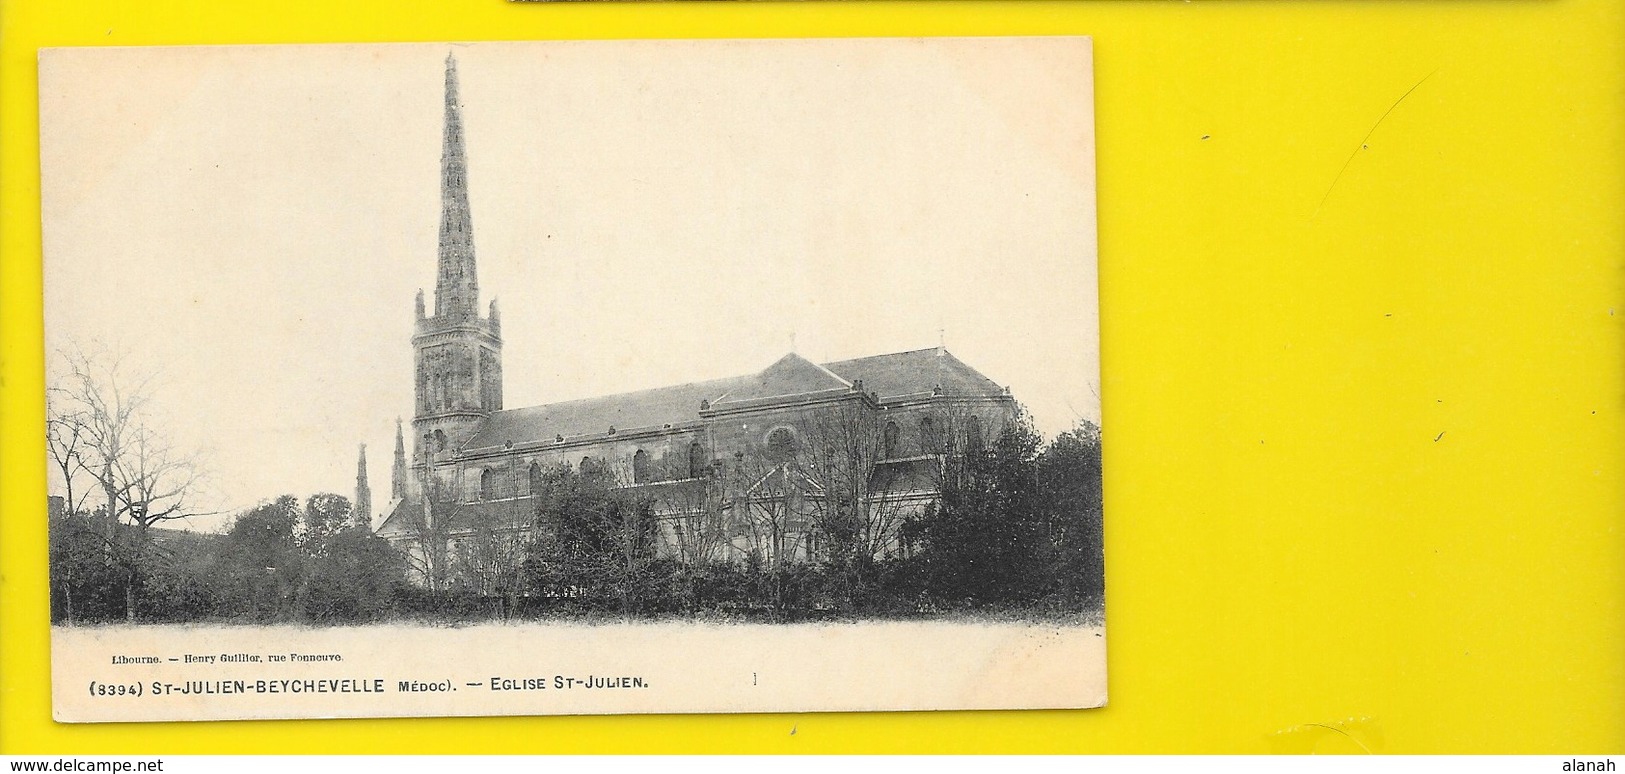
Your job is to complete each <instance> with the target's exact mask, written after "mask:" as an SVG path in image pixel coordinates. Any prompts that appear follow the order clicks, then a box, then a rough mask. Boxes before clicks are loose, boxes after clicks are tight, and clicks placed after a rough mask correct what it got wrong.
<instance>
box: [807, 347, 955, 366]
mask: <svg viewBox="0 0 1625 774" xmlns="http://www.w3.org/2000/svg"><path fill="white" fill-rule="evenodd" d="M939 349H940V350H942V352H943V353H944V354H946V353H947V352H948V350H947V349H946V348H944V347H921V348H919V349H905V350H903V351H901V352H882V353H881V354H878V355H864V356H862V357H849V358H845V359H843V360H831V361H829V362H828V363H825V364H823V365H825V366H831V365H838V364H841V363H854V362H857V361H859V360H875V359H877V358H882V357H896V356H898V355H913V354H916V353H919V352H935V351H937V350H939Z"/></svg>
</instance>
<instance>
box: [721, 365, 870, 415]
mask: <svg viewBox="0 0 1625 774" xmlns="http://www.w3.org/2000/svg"><path fill="white" fill-rule="evenodd" d="M851 386H852V383H851V382H849V381H847V380H845V379H842V378H841V377H839V376H836V375H835V374H833V373H831V372H830V370H829V369H828V368H825V367H823V366H821V365H818V364H817V363H814V362H812V361H810V360H808V359H806V358H804V357H802V356H800V355H797V354H796V353H794V352H792V353H790V354H788V355H785V356H784V357H781V358H779V361H778V362H777V363H774V364H773V365H770V366H768V367H767V368H765V369H762V372H761V373H759V374H756V375H755V376H744V377H740V379H739V384H738V385H736V386H735V387H734V388H733V389H731V390H729V391H728V394H726V395H724V396H722V398H721V399H719V400H717V401H716V403H718V404H722V405H726V404H729V403H744V402H747V401H753V400H761V399H764V398H777V397H781V396H791V395H806V394H808V393H813V392H824V391H826V390H844V389H847V388H848V387H851Z"/></svg>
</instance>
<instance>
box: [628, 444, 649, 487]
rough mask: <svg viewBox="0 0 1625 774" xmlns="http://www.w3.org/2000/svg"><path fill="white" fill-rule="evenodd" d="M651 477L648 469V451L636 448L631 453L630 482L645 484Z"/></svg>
mask: <svg viewBox="0 0 1625 774" xmlns="http://www.w3.org/2000/svg"><path fill="white" fill-rule="evenodd" d="M653 478H654V476H653V475H652V474H651V471H650V470H649V453H648V452H646V451H644V450H642V449H638V450H637V452H636V453H634V454H633V455H632V483H634V484H647V483H649V481H650V480H651V479H653Z"/></svg>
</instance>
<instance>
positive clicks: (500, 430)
mask: <svg viewBox="0 0 1625 774" xmlns="http://www.w3.org/2000/svg"><path fill="white" fill-rule="evenodd" d="M858 380H862V381H863V389H864V390H865V391H866V392H873V393H876V394H878V395H879V396H880V397H881V398H882V399H885V398H888V397H893V396H898V395H911V394H916V393H929V392H931V391H932V390H933V389H934V388H937V387H941V388H942V392H943V394H945V395H951V396H959V397H993V396H998V395H1002V394H1003V392H1004V390H1003V388H1001V387H1000V386H999V385H998V384H996V383H994V382H993V380H991V379H989V378H987V377H986V376H983V375H982V374H981V372H979V371H977V370H976V369H974V368H972V367H970V366H968V365H966V364H965V363H964V361H961V360H960V359H959V358H957V357H954V356H953V355H952V354H949V353H948V352H947V350H944V349H940V348H932V349H919V350H914V351H912V352H897V353H893V354H889V355H875V356H872V357H861V358H857V359H854V360H842V361H839V362H835V363H826V364H824V365H818V364H816V363H813V362H811V361H809V360H807V359H805V358H803V357H801V356H800V355H796V354H794V353H792V354H789V355H785V356H784V357H782V358H780V359H779V360H778V361H777V362H775V363H774V364H773V365H771V366H768V367H767V368H765V369H763V370H762V371H760V372H758V373H755V374H750V375H747V376H736V377H731V378H727V379H713V380H710V381H705V382H692V383H689V384H679V385H674V386H671V387H657V388H655V389H652V390H638V391H636V392H625V393H621V394H618V395H604V396H601V397H596V398H583V399H580V400H570V401H563V402H561V403H548V404H545V405H541V406H531V407H529V408H520V409H509V410H507V411H498V412H495V413H493V414H491V416H490V417H488V418H486V420H485V422H484V423H483V424H482V425H481V426H480V429H479V432H477V433H475V434H474V437H473V438H471V439H470V440H469V442H468V443H467V444H465V448H469V449H482V448H491V447H498V446H502V445H503V444H504V443H506V442H508V441H513V442H515V443H527V442H534V441H543V440H547V439H551V438H553V437H554V436H558V435H563V436H565V437H571V436H580V435H596V434H600V433H605V432H608V431H609V428H611V427H615V428H616V429H619V430H629V429H632V428H639V427H659V426H660V425H663V424H667V423H672V424H676V423H680V422H691V421H694V420H696V419H699V416H700V402H701V401H709V402H711V403H717V402H718V401H721V402H722V403H723V404H728V403H734V402H744V401H749V400H759V399H765V398H773V397H781V396H782V397H790V396H793V395H805V394H808V393H814V392H822V391H826V390H832V389H839V388H844V387H848V386H850V385H851V383H853V382H856V381H858Z"/></svg>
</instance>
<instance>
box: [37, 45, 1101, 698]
mask: <svg viewBox="0 0 1625 774" xmlns="http://www.w3.org/2000/svg"><path fill="white" fill-rule="evenodd" d="M1091 84H1092V71H1091V50H1090V42H1089V39H1088V38H1082V37H1047V38H996V39H995V38H936V39H839V40H834V39H832V40H713V41H686V40H666V41H601V42H536V43H518V42H516V43H478V44H458V43H446V44H399V45H330V46H233V47H187V48H102V49H47V50H43V51H42V52H41V55H40V99H41V137H40V140H41V159H42V163H41V172H42V194H41V195H42V211H43V228H44V231H43V239H44V251H45V258H44V278H45V294H46V297H45V316H46V320H45V330H46V342H45V343H46V359H47V390H48V393H47V413H48V416H47V438H46V449H44V452H45V454H46V457H47V462H48V467H49V471H50V473H49V475H50V480H49V492H50V499H49V509H48V511H49V518H50V563H49V566H50V572H51V578H50V594H51V599H50V608H51V619H52V651H53V674H52V681H53V686H54V697H55V701H54V707H55V713H56V717H57V719H58V720H60V721H65V722H109V721H157V720H213V719H246V718H289V717H368V716H433V715H545V714H599V713H649V712H805V711H867V710H877V711H878V710H937V709H1032V708H1086V707H1094V706H1100V705H1102V704H1104V702H1105V700H1106V681H1105V675H1106V662H1105V659H1106V647H1105V610H1106V589H1105V561H1106V558H1105V555H1106V551H1105V546H1104V533H1103V500H1104V497H1103V479H1102V445H1101V439H1102V432H1103V430H1102V421H1101V416H1100V406H1101V396H1100V390H1101V379H1100V356H1099V341H1100V337H1099V326H1098V301H1097V298H1098V293H1097V278H1096V236H1095V206H1096V203H1095V170H1094V155H1093V154H1094V111H1093V96H1092V85H1091Z"/></svg>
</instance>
